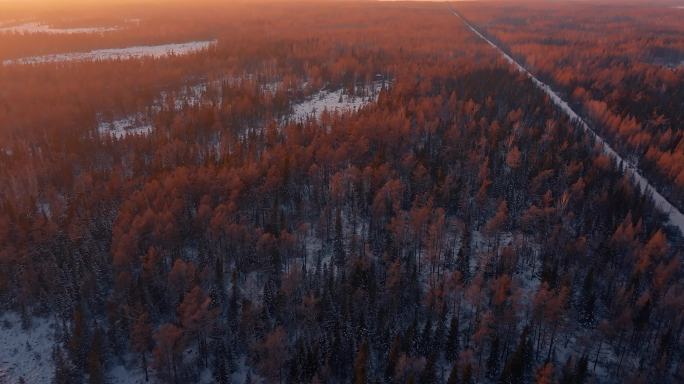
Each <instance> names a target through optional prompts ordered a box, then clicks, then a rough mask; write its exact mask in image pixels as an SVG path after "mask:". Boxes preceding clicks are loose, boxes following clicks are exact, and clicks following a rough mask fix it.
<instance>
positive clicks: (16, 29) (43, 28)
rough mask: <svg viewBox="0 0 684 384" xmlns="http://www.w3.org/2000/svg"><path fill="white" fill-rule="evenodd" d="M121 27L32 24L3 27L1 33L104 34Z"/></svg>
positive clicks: (0, 29)
mask: <svg viewBox="0 0 684 384" xmlns="http://www.w3.org/2000/svg"><path fill="white" fill-rule="evenodd" d="M119 29H120V28H119V27H78V28H53V27H51V26H49V25H47V24H43V23H39V22H30V23H24V24H18V25H12V26H7V27H1V28H0V33H24V34H27V33H48V34H54V35H59V34H67V35H70V34H75V33H104V32H112V31H116V30H119Z"/></svg>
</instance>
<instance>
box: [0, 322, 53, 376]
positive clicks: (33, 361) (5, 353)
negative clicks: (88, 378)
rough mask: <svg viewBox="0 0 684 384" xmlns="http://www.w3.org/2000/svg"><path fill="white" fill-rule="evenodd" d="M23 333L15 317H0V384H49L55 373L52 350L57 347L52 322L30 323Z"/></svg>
mask: <svg viewBox="0 0 684 384" xmlns="http://www.w3.org/2000/svg"><path fill="white" fill-rule="evenodd" d="M31 322H32V324H31V326H30V327H29V329H22V327H21V318H20V316H19V315H18V314H17V313H14V312H6V313H4V314H3V315H2V316H0V383H18V382H19V380H20V379H22V378H23V379H24V382H26V383H49V382H50V381H51V380H52V376H53V373H54V371H55V368H54V365H53V361H52V350H53V347H54V346H55V344H56V340H55V326H54V323H53V321H51V320H49V319H44V318H40V317H33V318H32V319H31Z"/></svg>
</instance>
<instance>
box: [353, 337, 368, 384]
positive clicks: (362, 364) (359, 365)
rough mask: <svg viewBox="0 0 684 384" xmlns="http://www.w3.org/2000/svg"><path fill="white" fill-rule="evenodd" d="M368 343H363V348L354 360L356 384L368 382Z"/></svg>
mask: <svg viewBox="0 0 684 384" xmlns="http://www.w3.org/2000/svg"><path fill="white" fill-rule="evenodd" d="M367 364H368V343H366V342H365V341H364V342H363V343H361V347H360V348H359V350H358V352H357V353H356V358H355V359H354V381H353V382H354V384H365V383H367V382H368V367H367Z"/></svg>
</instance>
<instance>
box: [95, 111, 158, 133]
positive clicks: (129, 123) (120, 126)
mask: <svg viewBox="0 0 684 384" xmlns="http://www.w3.org/2000/svg"><path fill="white" fill-rule="evenodd" d="M97 132H98V133H99V134H100V135H103V136H106V135H110V136H112V137H113V138H115V139H122V138H124V137H126V136H129V135H131V136H133V135H143V136H144V135H148V134H149V133H150V132H152V124H151V123H150V122H149V121H148V119H147V118H146V117H145V116H143V115H135V116H127V117H124V118H121V119H118V120H114V121H112V122H104V121H103V122H100V123H99V124H98V126H97Z"/></svg>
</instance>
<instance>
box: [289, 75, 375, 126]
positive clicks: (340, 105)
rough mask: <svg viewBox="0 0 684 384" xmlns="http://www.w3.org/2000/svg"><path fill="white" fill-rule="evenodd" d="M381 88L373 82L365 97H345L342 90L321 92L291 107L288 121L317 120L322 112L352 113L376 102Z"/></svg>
mask: <svg viewBox="0 0 684 384" xmlns="http://www.w3.org/2000/svg"><path fill="white" fill-rule="evenodd" d="M382 87H383V83H382V82H375V83H373V85H372V86H371V87H369V89H367V91H368V92H367V96H355V95H347V94H345V93H344V91H343V90H342V89H339V90H337V91H329V90H321V91H319V92H317V93H316V94H314V95H313V96H311V97H309V98H308V99H307V100H305V101H303V102H301V103H298V104H295V105H293V106H292V115H291V116H290V119H292V120H295V121H301V120H306V119H308V118H314V119H318V118H320V117H321V114H322V113H323V111H328V112H354V111H357V110H359V109H360V108H362V107H363V106H365V105H367V104H369V103H372V102H373V101H375V100H377V97H378V94H379V93H380V90H381V89H382Z"/></svg>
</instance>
